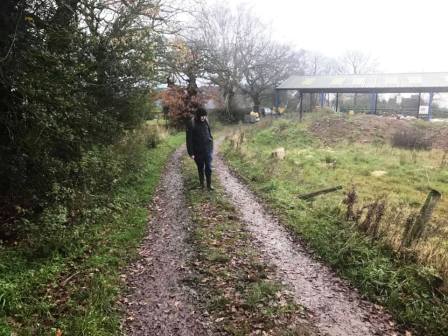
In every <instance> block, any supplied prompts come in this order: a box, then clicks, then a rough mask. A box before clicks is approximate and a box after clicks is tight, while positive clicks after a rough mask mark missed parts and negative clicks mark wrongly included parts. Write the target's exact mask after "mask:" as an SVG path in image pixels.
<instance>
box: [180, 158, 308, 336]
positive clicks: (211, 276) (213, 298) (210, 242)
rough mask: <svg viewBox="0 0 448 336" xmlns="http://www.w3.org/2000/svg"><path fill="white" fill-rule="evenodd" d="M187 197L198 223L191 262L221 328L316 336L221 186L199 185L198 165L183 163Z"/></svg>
mask: <svg viewBox="0 0 448 336" xmlns="http://www.w3.org/2000/svg"><path fill="white" fill-rule="evenodd" d="M183 172H184V177H185V181H186V192H187V199H188V202H189V205H190V209H191V211H192V215H193V219H194V222H195V226H194V230H193V232H192V236H191V243H192V245H193V246H195V249H196V257H195V259H194V260H193V261H192V266H193V269H194V270H195V274H196V275H195V278H194V279H192V281H191V283H192V284H193V285H194V286H196V287H197V290H198V292H199V294H200V295H199V298H200V304H201V305H203V306H204V310H206V311H208V312H210V314H211V319H212V320H213V321H215V326H216V328H217V329H218V330H219V331H225V332H227V334H230V335H254V332H255V331H256V330H258V331H259V333H260V334H261V332H262V331H264V332H268V334H270V335H301V336H306V335H314V333H313V331H312V329H311V328H310V327H309V326H307V325H304V324H303V322H301V321H300V320H299V319H300V317H303V316H304V312H303V309H302V308H301V307H300V306H298V305H296V304H294V303H293V301H292V298H291V297H290V296H289V294H287V293H286V292H285V290H284V288H283V287H282V286H281V285H280V284H279V283H278V282H277V281H276V280H273V278H274V275H273V272H274V270H273V269H272V268H271V267H269V266H267V265H266V264H265V263H264V261H263V258H262V256H261V255H260V253H259V251H257V248H256V247H255V246H254V244H253V242H252V241H251V238H250V234H249V233H248V232H247V231H246V230H245V228H244V223H242V222H241V221H240V220H238V218H237V217H236V216H235V209H234V208H233V206H232V205H231V204H230V203H229V202H228V201H227V200H226V197H225V195H224V192H223V190H222V187H221V186H220V185H219V184H217V182H216V183H215V188H216V190H215V191H214V192H212V193H209V192H206V191H201V190H198V189H195V187H196V186H197V183H198V182H197V177H196V169H195V167H194V166H193V163H192V160H189V159H188V160H186V161H184V169H183Z"/></svg>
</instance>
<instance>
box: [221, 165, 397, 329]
mask: <svg viewBox="0 0 448 336" xmlns="http://www.w3.org/2000/svg"><path fill="white" fill-rule="evenodd" d="M215 174H216V175H217V176H218V178H219V179H220V181H221V184H222V185H223V187H224V189H225V191H226V193H227V195H228V196H229V198H230V199H231V200H232V202H233V204H234V206H235V207H236V208H237V209H239V212H240V215H241V217H242V219H243V220H244V221H245V222H246V223H247V226H248V229H249V231H250V232H251V233H252V234H253V236H254V237H255V239H256V240H257V241H258V243H259V244H260V249H261V250H263V251H264V253H265V255H266V256H267V258H268V260H270V261H271V262H272V263H273V264H274V265H275V266H276V268H277V272H278V274H277V276H278V277H279V278H280V279H282V280H283V281H284V282H285V284H286V285H287V286H289V288H290V289H291V290H292V292H293V295H294V297H295V299H296V300H297V302H298V303H299V304H301V305H302V306H304V307H306V308H307V309H308V310H309V311H310V312H311V314H312V316H313V320H314V321H313V322H314V323H315V325H316V326H317V327H318V328H319V330H320V331H321V332H323V333H326V334H328V335H331V336H355V335H356V336H361V335H362V336H368V335H398V334H399V332H398V331H396V330H395V328H394V327H393V326H394V323H393V322H392V319H391V317H390V316H389V315H388V314H386V313H385V312H384V311H383V309H382V308H381V307H379V306H377V305H374V304H372V303H370V302H367V301H365V300H363V299H362V298H361V297H360V295H359V294H358V293H357V292H356V291H355V290H354V289H352V288H351V287H350V286H349V285H348V284H347V283H346V282H345V281H343V280H341V279H340V278H338V277H337V276H336V275H335V274H334V272H333V271H331V270H330V269H329V268H328V267H326V266H324V265H323V264H322V263H320V262H318V261H316V260H314V259H313V258H312V257H311V256H310V254H309V253H307V252H306V251H305V249H304V247H303V246H301V245H300V244H299V243H297V242H295V241H294V240H293V239H292V238H291V236H290V234H289V233H288V232H287V230H286V229H285V228H284V227H283V226H282V225H281V224H280V223H279V222H278V221H277V220H276V218H274V217H273V216H271V215H270V214H269V213H268V212H267V211H265V209H264V208H263V206H262V205H261V204H260V202H259V201H258V200H257V198H256V197H255V196H254V195H253V193H252V192H251V191H250V190H249V189H248V188H247V187H246V186H245V185H244V184H242V183H241V182H240V181H239V180H238V179H237V178H236V177H235V176H233V175H232V174H231V172H230V171H229V168H228V167H227V166H226V164H225V163H224V162H223V160H222V159H221V158H220V157H219V156H218V157H216V158H215Z"/></svg>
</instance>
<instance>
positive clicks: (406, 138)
mask: <svg viewBox="0 0 448 336" xmlns="http://www.w3.org/2000/svg"><path fill="white" fill-rule="evenodd" d="M391 145H392V146H393V147H397V148H404V149H417V150H429V149H431V147H432V139H430V138H428V137H426V134H425V132H424V131H423V130H421V129H416V128H414V129H412V130H405V131H398V132H396V133H394V134H393V135H392V139H391Z"/></svg>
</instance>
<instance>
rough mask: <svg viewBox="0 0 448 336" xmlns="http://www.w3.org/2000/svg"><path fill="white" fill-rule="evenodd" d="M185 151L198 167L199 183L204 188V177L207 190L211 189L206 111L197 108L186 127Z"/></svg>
mask: <svg viewBox="0 0 448 336" xmlns="http://www.w3.org/2000/svg"><path fill="white" fill-rule="evenodd" d="M186 134H187V151H188V155H189V156H190V157H191V158H192V159H193V160H194V161H195V163H196V166H197V167H198V174H199V183H200V186H201V189H203V188H204V175H205V180H206V182H207V189H208V190H213V187H212V155H213V136H212V133H211V131H210V125H209V123H208V119H207V111H206V110H205V109H204V108H203V107H198V108H197V109H196V112H195V116H194V118H193V119H192V120H191V121H190V124H189V125H187V131H186Z"/></svg>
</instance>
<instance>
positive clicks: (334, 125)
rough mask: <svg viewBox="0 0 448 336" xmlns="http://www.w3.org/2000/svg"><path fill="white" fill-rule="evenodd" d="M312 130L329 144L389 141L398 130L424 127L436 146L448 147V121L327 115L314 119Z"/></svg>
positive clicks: (409, 130)
mask: <svg viewBox="0 0 448 336" xmlns="http://www.w3.org/2000/svg"><path fill="white" fill-rule="evenodd" d="M309 130H310V131H311V132H312V133H313V134H314V135H315V136H316V137H318V138H319V139H321V141H322V142H323V143H325V144H327V145H331V144H335V143H338V142H342V141H350V142H359V143H389V142H390V140H391V139H392V137H393V135H394V134H395V133H398V132H413V131H416V130H420V132H421V131H423V134H424V137H425V138H427V139H430V140H431V142H432V144H433V148H442V149H448V124H445V123H443V124H440V123H425V122H424V121H418V120H406V119H399V118H397V117H383V116H376V115H365V114H363V115H355V116H342V117H340V116H336V115H333V116H325V117H322V118H320V119H316V120H314V121H313V122H312V123H311V124H310V126H309Z"/></svg>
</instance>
